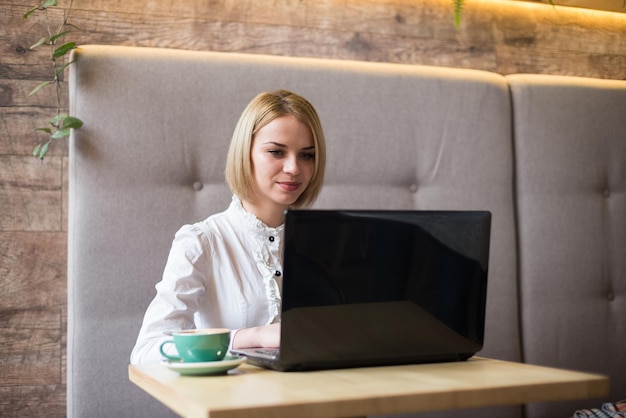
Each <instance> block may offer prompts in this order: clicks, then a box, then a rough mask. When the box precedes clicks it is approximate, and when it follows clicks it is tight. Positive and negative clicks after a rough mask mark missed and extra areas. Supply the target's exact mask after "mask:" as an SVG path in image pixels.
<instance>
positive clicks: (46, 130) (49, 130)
mask: <svg viewBox="0 0 626 418" xmlns="http://www.w3.org/2000/svg"><path fill="white" fill-rule="evenodd" d="M35 130H36V131H42V132H45V133H47V134H52V129H50V128H36V129H35Z"/></svg>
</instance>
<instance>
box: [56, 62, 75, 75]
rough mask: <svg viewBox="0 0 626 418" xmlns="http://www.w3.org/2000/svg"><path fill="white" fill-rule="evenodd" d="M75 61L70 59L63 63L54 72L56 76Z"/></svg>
mask: <svg viewBox="0 0 626 418" xmlns="http://www.w3.org/2000/svg"><path fill="white" fill-rule="evenodd" d="M75 62H76V60H72V61H70V62H68V63H67V64H65V65H63V66H62V67H61V68H59V69H58V70H57V71H56V73H54V74H55V75H56V76H58V75H59V74H61V73H62V72H63V71H65V69H66V68H67V67H69V66H70V65H72V64H74V63H75Z"/></svg>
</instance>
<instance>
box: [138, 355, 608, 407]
mask: <svg viewBox="0 0 626 418" xmlns="http://www.w3.org/2000/svg"><path fill="white" fill-rule="evenodd" d="M129 376H130V379H131V381H133V382H134V383H135V384H136V385H138V386H139V387H140V388H142V389H143V390H145V391H146V392H148V393H149V394H151V395H152V396H153V397H155V398H156V399H158V400H159V401H160V402H162V403H163V404H165V405H167V406H168V407H169V408H171V409H172V410H174V411H175V412H177V413H178V414H179V415H181V416H186V417H208V416H211V417H213V416H215V417H222V418H228V417H232V418H235V417H237V418H241V417H250V418H252V417H254V418H262V417H267V418H270V417H271V418H281V417H285V418H287V417H294V416H298V415H300V414H301V411H304V410H305V411H307V416H309V417H329V416H342V417H346V416H355V415H358V416H367V415H385V414H403V413H411V412H423V411H438V410H446V409H462V408H478V407H485V406H497V405H515V404H523V403H528V402H537V401H559V400H567V399H570V398H573V399H576V398H598V397H602V396H606V394H607V393H608V391H609V378H608V377H606V376H599V375H595V374H587V373H579V372H573V371H567V370H559V369H553V368H547V367H539V366H535V365H529V364H520V363H510V362H505V361H498V360H491V359H485V358H479V357H473V358H471V359H469V360H468V361H463V362H451V363H438V364H437V363H436V364H416V365H415V364H414V365H405V366H391V367H375V368H367V367H366V368H354V369H338V370H323V371H313V372H307V373H298V372H293V373H280V372H275V371H270V370H262V369H259V368H257V367H253V366H249V365H247V364H243V365H242V366H240V367H238V368H237V369H234V370H232V371H230V372H229V375H227V376H213V377H212V378H210V379H198V378H194V377H187V376H179V375H178V374H177V373H176V372H173V371H170V370H167V368H165V367H163V365H161V364H151V365H139V366H130V367H129ZM242 388H250V389H252V388H254V389H253V390H242ZM312 389H313V390H312Z"/></svg>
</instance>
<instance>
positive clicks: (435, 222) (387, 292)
mask: <svg viewBox="0 0 626 418" xmlns="http://www.w3.org/2000/svg"><path fill="white" fill-rule="evenodd" d="M490 222H491V215H490V213H489V212H484V211H362V210H358V211H355V210H351V211H331V210H297V211H289V212H287V215H286V220H285V243H284V260H283V262H284V279H283V306H282V327H281V328H282V330H281V332H282V336H281V361H282V362H285V363H297V364H298V366H296V368H298V367H300V368H303V369H306V368H323V367H349V366H351V365H361V364H362V363H365V364H371V365H376V364H394V363H406V362H422V361H447V360H456V359H465V358H468V357H471V356H472V355H473V354H475V353H476V352H477V351H478V350H480V349H481V348H482V344H483V337H484V321H485V301H486V291H487V272H488V263H489V235H490ZM337 363H339V364H338V365H337Z"/></svg>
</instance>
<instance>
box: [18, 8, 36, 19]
mask: <svg viewBox="0 0 626 418" xmlns="http://www.w3.org/2000/svg"><path fill="white" fill-rule="evenodd" d="M37 9H39V7H33V8H32V9H30V10H29V11H27V12H26V13H24V14H23V15H22V17H23V18H24V19H28V16H30V15H32V14H33V13H35V12H36V11H37Z"/></svg>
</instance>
